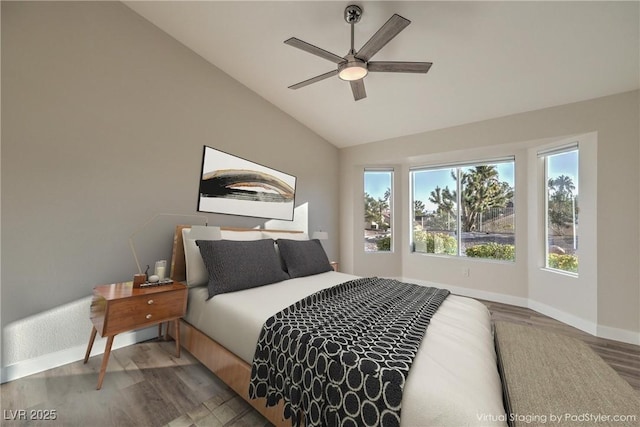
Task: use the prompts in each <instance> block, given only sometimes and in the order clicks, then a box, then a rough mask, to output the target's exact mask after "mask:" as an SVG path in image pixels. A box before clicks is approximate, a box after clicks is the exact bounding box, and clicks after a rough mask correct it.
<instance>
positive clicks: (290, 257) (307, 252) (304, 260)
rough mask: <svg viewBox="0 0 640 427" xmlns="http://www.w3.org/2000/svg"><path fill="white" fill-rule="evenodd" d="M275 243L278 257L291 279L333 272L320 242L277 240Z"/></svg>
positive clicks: (316, 240) (315, 240)
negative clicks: (278, 253)
mask: <svg viewBox="0 0 640 427" xmlns="http://www.w3.org/2000/svg"><path fill="white" fill-rule="evenodd" d="M277 242H278V248H279V250H280V257H282V260H283V261H284V265H285V267H286V269H287V272H288V273H289V276H290V277H291V278H292V279H293V278H294V277H304V276H311V275H312V274H319V273H324V272H326V271H332V270H333V267H331V264H329V258H327V254H326V253H325V251H324V249H323V248H322V244H321V243H320V240H318V239H314V240H304V241H299V240H289V239H278V241H277Z"/></svg>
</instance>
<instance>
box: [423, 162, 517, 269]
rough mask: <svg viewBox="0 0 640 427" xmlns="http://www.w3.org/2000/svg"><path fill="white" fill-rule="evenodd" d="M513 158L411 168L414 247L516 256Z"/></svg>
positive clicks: (484, 255) (459, 253)
mask: <svg viewBox="0 0 640 427" xmlns="http://www.w3.org/2000/svg"><path fill="white" fill-rule="evenodd" d="M514 164H515V161H514V158H513V157H510V158H508V159H500V160H494V161H491V162H482V163H480V162H477V163H470V164H462V165H453V166H442V167H433V168H419V169H413V170H412V171H411V192H412V201H411V204H412V221H413V227H412V236H411V237H412V245H413V251H414V252H419V253H428V254H443V255H453V256H467V257H476V258H491V259H499V260H506V261H513V260H514V259H515V210H514Z"/></svg>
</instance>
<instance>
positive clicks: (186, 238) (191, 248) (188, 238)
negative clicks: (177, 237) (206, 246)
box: [182, 226, 220, 286]
mask: <svg viewBox="0 0 640 427" xmlns="http://www.w3.org/2000/svg"><path fill="white" fill-rule="evenodd" d="M192 228H193V229H190V228H183V229H182V241H183V242H184V260H185V267H186V270H187V271H186V273H187V286H202V285H206V284H207V283H208V282H209V274H208V273H207V268H206V267H205V266H204V261H202V255H200V249H199V248H198V245H196V240H220V228H218V227H203V226H198V227H196V226H194V227H192Z"/></svg>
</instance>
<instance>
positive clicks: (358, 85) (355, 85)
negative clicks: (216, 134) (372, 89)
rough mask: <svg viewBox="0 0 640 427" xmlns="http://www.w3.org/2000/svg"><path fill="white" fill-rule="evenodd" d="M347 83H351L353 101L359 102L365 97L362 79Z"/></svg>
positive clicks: (365, 92)
mask: <svg viewBox="0 0 640 427" xmlns="http://www.w3.org/2000/svg"><path fill="white" fill-rule="evenodd" d="M349 83H351V92H353V99H355V100H356V101H359V100H361V99H362V98H366V97H367V91H365V90H364V79H360V80H352V81H350V82H349Z"/></svg>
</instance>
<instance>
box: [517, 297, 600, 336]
mask: <svg viewBox="0 0 640 427" xmlns="http://www.w3.org/2000/svg"><path fill="white" fill-rule="evenodd" d="M529 308H530V309H531V310H534V311H537V312H538V313H542V314H544V315H545V316H549V317H552V318H554V319H556V320H559V321H561V322H562V323H566V324H567V325H570V326H573V327H574V328H578V329H580V330H581V331H584V332H586V333H588V334H591V335H594V336H599V335H598V325H597V324H596V323H594V322H592V321H590V320H586V319H583V318H581V317H578V316H574V315H573V314H569V313H566V312H564V311H562V310H559V309H557V308H555V307H551V306H549V305H547V304H543V303H541V302H538V301H534V300H531V299H530V300H529Z"/></svg>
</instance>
